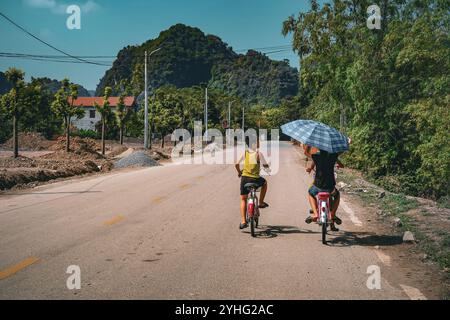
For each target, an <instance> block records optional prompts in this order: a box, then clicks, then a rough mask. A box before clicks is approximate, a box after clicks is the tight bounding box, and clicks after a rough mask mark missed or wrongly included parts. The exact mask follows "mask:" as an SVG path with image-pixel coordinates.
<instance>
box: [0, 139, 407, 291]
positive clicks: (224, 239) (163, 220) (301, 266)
mask: <svg viewBox="0 0 450 320" xmlns="http://www.w3.org/2000/svg"><path fill="white" fill-rule="evenodd" d="M280 151H281V166H280V171H279V173H278V174H276V175H274V176H271V177H268V181H269V193H268V198H267V201H268V202H269V203H270V208H268V209H265V210H264V211H263V216H262V219H261V220H262V224H263V225H262V228H261V230H260V235H259V237H258V238H256V239H253V238H251V237H250V235H249V234H248V231H247V232H240V231H239V230H238V225H239V222H240V218H239V200H238V199H239V188H238V187H239V179H238V178H237V176H236V174H235V171H234V168H233V167H232V166H226V165H215V166H207V165H182V166H178V165H169V166H164V167H157V168H149V169H140V170H131V171H123V172H118V173H113V174H110V175H106V176H97V177H94V178H88V179H81V180H73V181H66V182H60V183H56V184H52V185H49V186H46V187H41V188H38V189H34V190H33V191H31V192H29V193H24V194H21V195H8V196H0V235H1V236H0V298H2V299H5V298H6V299H10V298H20V299H29V298H43V299H72V298H75V299H85V298H86V299H100V298H106V299H108V298H120V299H122V298H123V299H129V298H135V299H340V298H342V299H379V298H388V299H407V298H408V296H407V295H406V294H405V293H404V291H403V290H402V289H401V287H400V286H399V284H395V283H387V281H386V280H384V278H383V280H382V289H381V290H369V289H368V288H367V286H366V281H367V277H368V275H367V274H366V272H367V267H368V266H370V265H381V262H380V257H379V255H377V254H376V253H375V250H374V249H373V248H370V247H367V246H339V245H333V244H331V245H328V246H325V245H322V243H321V241H320V233H319V227H318V226H316V225H306V224H305V223H304V221H303V220H304V218H305V213H306V212H307V210H308V207H307V202H306V198H305V197H304V195H305V194H306V191H307V187H308V184H309V183H310V179H311V178H310V177H309V176H307V175H306V174H305V172H304V169H303V167H302V166H301V163H300V157H299V154H298V153H297V151H296V149H294V147H292V146H291V145H289V144H283V145H282V146H281V149H280ZM356 215H357V213H356ZM342 217H343V219H344V221H345V224H344V225H343V226H342V228H343V229H345V228H350V227H351V228H355V226H354V225H352V222H351V220H350V217H349V216H348V215H347V214H346V213H342ZM354 218H355V217H353V220H355V219H354ZM331 239H332V237H331ZM69 265H78V266H79V267H80V268H81V285H82V288H81V290H75V291H71V290H68V289H67V288H66V280H67V277H68V276H69V275H68V274H66V269H67V267H68V266H69Z"/></svg>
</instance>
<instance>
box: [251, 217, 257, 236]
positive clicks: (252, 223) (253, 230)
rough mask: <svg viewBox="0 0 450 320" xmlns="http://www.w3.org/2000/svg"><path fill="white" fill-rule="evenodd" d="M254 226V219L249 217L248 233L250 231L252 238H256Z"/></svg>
mask: <svg viewBox="0 0 450 320" xmlns="http://www.w3.org/2000/svg"><path fill="white" fill-rule="evenodd" d="M255 225H256V222H255V218H254V217H251V218H250V231H251V233H252V237H253V238H255V237H256V232H255Z"/></svg>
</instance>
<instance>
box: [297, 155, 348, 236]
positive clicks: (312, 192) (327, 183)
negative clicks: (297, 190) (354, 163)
mask: <svg viewBox="0 0 450 320" xmlns="http://www.w3.org/2000/svg"><path fill="white" fill-rule="evenodd" d="M338 157H339V154H337V153H328V152H326V151H323V150H319V152H317V153H315V154H313V155H312V159H313V163H312V164H311V166H310V167H308V168H306V172H308V173H311V171H312V170H313V169H314V167H315V168H316V174H315V177H314V183H313V185H312V186H311V187H310V188H309V190H308V199H309V203H310V205H311V208H312V210H313V213H314V216H313V217H311V216H308V218H306V220H305V222H306V223H308V224H309V223H311V222H313V221H314V222H315V221H317V219H318V217H319V214H318V208H317V199H316V196H317V194H318V193H319V192H328V193H330V195H331V199H330V200H331V201H330V205H331V216H332V217H334V222H335V223H336V224H338V225H340V224H341V223H342V221H341V219H339V218H338V217H337V216H336V211H337V208H338V207H339V200H340V194H339V191H338V190H337V189H336V187H335V186H336V180H335V178H334V166H335V165H336V163H337V164H338V166H339V167H343V165H342V163H341V162H340V161H339V160H338ZM331 230H333V231H338V230H339V229H337V228H336V227H335V226H334V223H332V224H331Z"/></svg>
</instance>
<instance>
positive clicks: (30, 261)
mask: <svg viewBox="0 0 450 320" xmlns="http://www.w3.org/2000/svg"><path fill="white" fill-rule="evenodd" d="M38 261H39V258H35V257H31V258H28V259H25V260H23V261H21V262H19V263H18V264H16V265H14V266H12V267H9V268H8V269H5V270H3V271H0V280H3V279H6V278H8V277H10V276H12V275H13V274H15V273H17V272H19V271H20V270H22V269H25V268H26V267H28V266H30V265H32V264H33V263H36V262H38Z"/></svg>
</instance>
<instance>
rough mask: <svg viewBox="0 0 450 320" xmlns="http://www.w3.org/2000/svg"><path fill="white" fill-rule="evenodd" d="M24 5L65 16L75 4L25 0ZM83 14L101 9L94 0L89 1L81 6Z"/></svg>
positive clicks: (49, 0)
mask: <svg viewBox="0 0 450 320" xmlns="http://www.w3.org/2000/svg"><path fill="white" fill-rule="evenodd" d="M24 3H25V4H26V5H28V6H30V7H32V8H39V9H50V11H51V12H52V13H55V14H65V13H66V9H67V7H68V6H69V5H71V4H74V3H59V2H57V1H56V0H24ZM80 8H81V13H89V12H93V11H95V10H97V9H99V8H100V5H99V4H98V3H96V2H95V1H94V0H88V1H86V2H84V3H82V4H81V5H80Z"/></svg>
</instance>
